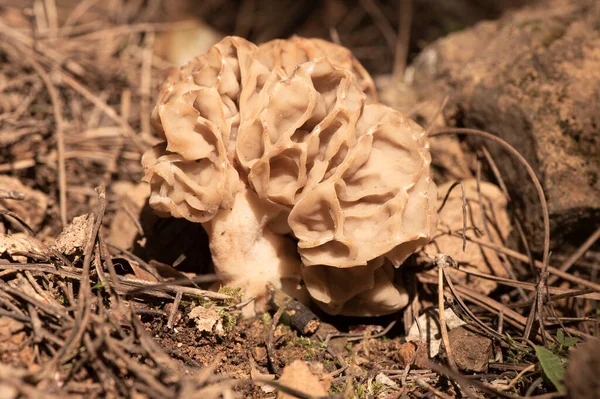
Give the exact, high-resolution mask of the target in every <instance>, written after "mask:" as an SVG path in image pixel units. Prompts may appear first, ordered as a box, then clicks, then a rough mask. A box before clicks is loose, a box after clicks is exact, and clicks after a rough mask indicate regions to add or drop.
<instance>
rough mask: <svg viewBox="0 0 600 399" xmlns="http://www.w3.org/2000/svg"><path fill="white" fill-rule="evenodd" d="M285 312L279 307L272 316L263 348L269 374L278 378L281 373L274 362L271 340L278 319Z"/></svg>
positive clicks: (273, 337)
mask: <svg viewBox="0 0 600 399" xmlns="http://www.w3.org/2000/svg"><path fill="white" fill-rule="evenodd" d="M284 312H285V307H280V308H279V310H278V311H277V312H275V314H274V315H273V318H272V319H271V328H270V329H269V335H267V339H266V342H265V347H266V349H267V359H268V361H269V366H270V368H271V372H273V374H275V375H277V376H279V375H281V372H280V370H279V366H277V365H276V364H275V362H274V359H273V357H274V356H275V348H274V347H273V344H274V342H273V340H274V339H275V330H276V329H277V324H279V319H281V316H282V315H283V313H284Z"/></svg>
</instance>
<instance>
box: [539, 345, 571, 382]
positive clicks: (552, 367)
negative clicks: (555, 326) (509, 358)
mask: <svg viewBox="0 0 600 399" xmlns="http://www.w3.org/2000/svg"><path fill="white" fill-rule="evenodd" d="M563 338H564V337H563ZM535 354H536V355H537V358H538V360H539V362H540V365H541V366H542V370H544V374H546V377H548V379H549V380H550V382H552V384H554V386H555V387H556V389H557V390H558V391H564V390H565V386H564V385H563V384H562V380H563V377H564V375H565V368H564V367H563V365H562V362H561V361H560V357H558V356H557V355H555V354H554V353H552V352H550V351H549V350H548V349H546V348H544V347H543V346H539V345H536V346H535Z"/></svg>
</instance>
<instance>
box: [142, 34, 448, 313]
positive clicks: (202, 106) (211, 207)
mask: <svg viewBox="0 0 600 399" xmlns="http://www.w3.org/2000/svg"><path fill="white" fill-rule="evenodd" d="M376 101H377V98H376V92H375V90H374V87H373V83H372V80H371V78H370V76H369V75H368V73H367V72H366V71H365V70H364V68H363V67H362V66H361V65H360V64H359V63H358V62H357V61H356V60H355V59H354V58H353V57H352V54H351V53H350V51H349V50H347V49H345V48H343V47H341V46H338V45H335V44H333V43H329V42H326V41H323V40H320V39H304V38H299V37H294V38H291V39H289V40H275V41H272V42H268V43H266V44H263V45H261V46H255V45H254V44H252V43H250V42H248V41H246V40H244V39H241V38H238V37H227V38H225V39H223V40H222V41H221V42H219V43H217V44H216V45H214V46H213V47H212V48H211V50H210V51H209V52H207V53H206V54H202V55H200V56H198V57H197V58H195V59H194V60H192V61H191V62H190V63H188V64H187V65H185V66H183V67H182V68H180V69H179V70H176V71H174V72H173V73H172V74H171V76H170V77H169V79H168V80H167V81H166V82H165V83H164V84H163V85H162V87H161V93H160V96H159V99H158V103H157V105H156V107H155V109H154V112H153V114H152V124H153V127H154V129H155V131H156V132H157V134H158V135H159V136H160V137H161V138H162V140H163V143H161V144H159V145H157V146H155V147H154V148H153V149H152V150H151V151H149V152H148V153H146V154H145V155H144V157H143V160H142V162H143V164H144V167H145V171H146V175H145V180H146V181H148V182H149V183H150V185H151V189H152V195H151V197H150V205H151V207H152V208H153V209H154V210H155V211H156V212H157V213H158V214H159V215H161V216H174V217H180V218H186V219H188V220H190V221H192V222H198V223H202V224H203V226H204V228H205V229H206V230H207V232H208V235H209V240H210V249H211V253H212V257H213V260H214V264H215V269H216V272H217V274H218V275H219V276H220V277H221V278H222V280H223V282H224V283H226V284H228V285H231V286H236V287H240V288H242V289H243V290H244V292H245V295H246V296H247V297H255V298H257V301H256V310H260V308H261V306H262V305H264V301H263V302H261V299H264V298H265V296H266V290H267V285H268V284H272V285H274V286H275V287H277V288H284V289H289V290H292V291H294V290H296V289H297V287H298V286H302V287H306V289H307V290H308V293H309V294H310V296H311V297H312V298H313V299H314V301H315V302H316V303H317V304H318V305H319V306H320V307H321V308H323V309H324V310H325V311H327V312H329V313H332V314H346V315H357V316H371V315H381V314H388V313H392V312H394V311H397V310H399V309H401V308H402V307H404V306H406V304H407V303H408V294H407V292H406V290H405V289H404V287H403V284H402V281H401V280H400V281H399V278H398V274H397V273H396V271H397V270H396V269H397V268H399V267H400V266H401V264H402V263H403V262H404V261H405V260H406V259H407V258H408V256H410V255H411V254H412V253H413V252H415V251H416V250H417V249H418V248H419V247H421V246H423V245H425V244H426V243H427V242H429V240H430V239H431V237H432V235H433V233H434V232H435V228H436V223H437V220H436V212H435V201H436V188H435V185H434V184H433V182H432V181H431V177H430V163H431V158H430V155H429V144H428V142H427V136H426V133H425V131H424V130H423V129H422V128H421V127H420V126H419V125H417V124H416V123H415V122H413V121H412V120H410V119H409V118H406V117H405V116H403V115H402V114H401V113H400V112H398V111H395V110H393V109H391V108H389V107H386V106H383V105H380V104H377V102H376Z"/></svg>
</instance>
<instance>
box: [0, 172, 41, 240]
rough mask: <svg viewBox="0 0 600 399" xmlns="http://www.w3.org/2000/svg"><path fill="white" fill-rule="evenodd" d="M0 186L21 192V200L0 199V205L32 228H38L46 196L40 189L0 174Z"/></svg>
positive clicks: (35, 229) (7, 189)
mask: <svg viewBox="0 0 600 399" xmlns="http://www.w3.org/2000/svg"><path fill="white" fill-rule="evenodd" d="M0 187H2V189H3V190H6V191H17V192H19V193H22V194H23V199H22V200H12V199H3V200H0V205H1V206H2V207H3V208H6V209H7V210H9V211H11V212H13V213H15V214H16V215H18V216H19V217H20V218H21V219H23V221H24V222H25V223H27V225H28V226H29V227H31V229H32V230H34V231H37V230H39V228H40V226H41V224H42V221H43V220H44V217H45V216H46V209H47V208H48V203H49V200H48V197H47V196H46V195H45V194H44V193H42V192H41V191H38V190H34V189H32V188H29V187H27V186H25V185H24V184H23V183H21V181H20V180H19V179H17V178H16V177H13V176H6V175H0Z"/></svg>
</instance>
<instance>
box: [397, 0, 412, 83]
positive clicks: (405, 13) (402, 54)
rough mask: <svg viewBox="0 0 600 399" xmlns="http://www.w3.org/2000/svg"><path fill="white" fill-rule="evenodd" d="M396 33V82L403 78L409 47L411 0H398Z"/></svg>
mask: <svg viewBox="0 0 600 399" xmlns="http://www.w3.org/2000/svg"><path fill="white" fill-rule="evenodd" d="M398 12H399V15H398V35H397V36H396V50H395V51H394V70H393V72H392V73H393V75H394V78H395V80H396V81H397V82H401V81H403V80H404V71H405V69H406V60H407V58H408V48H409V47H410V28H411V23H412V13H413V2H412V0H398Z"/></svg>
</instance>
